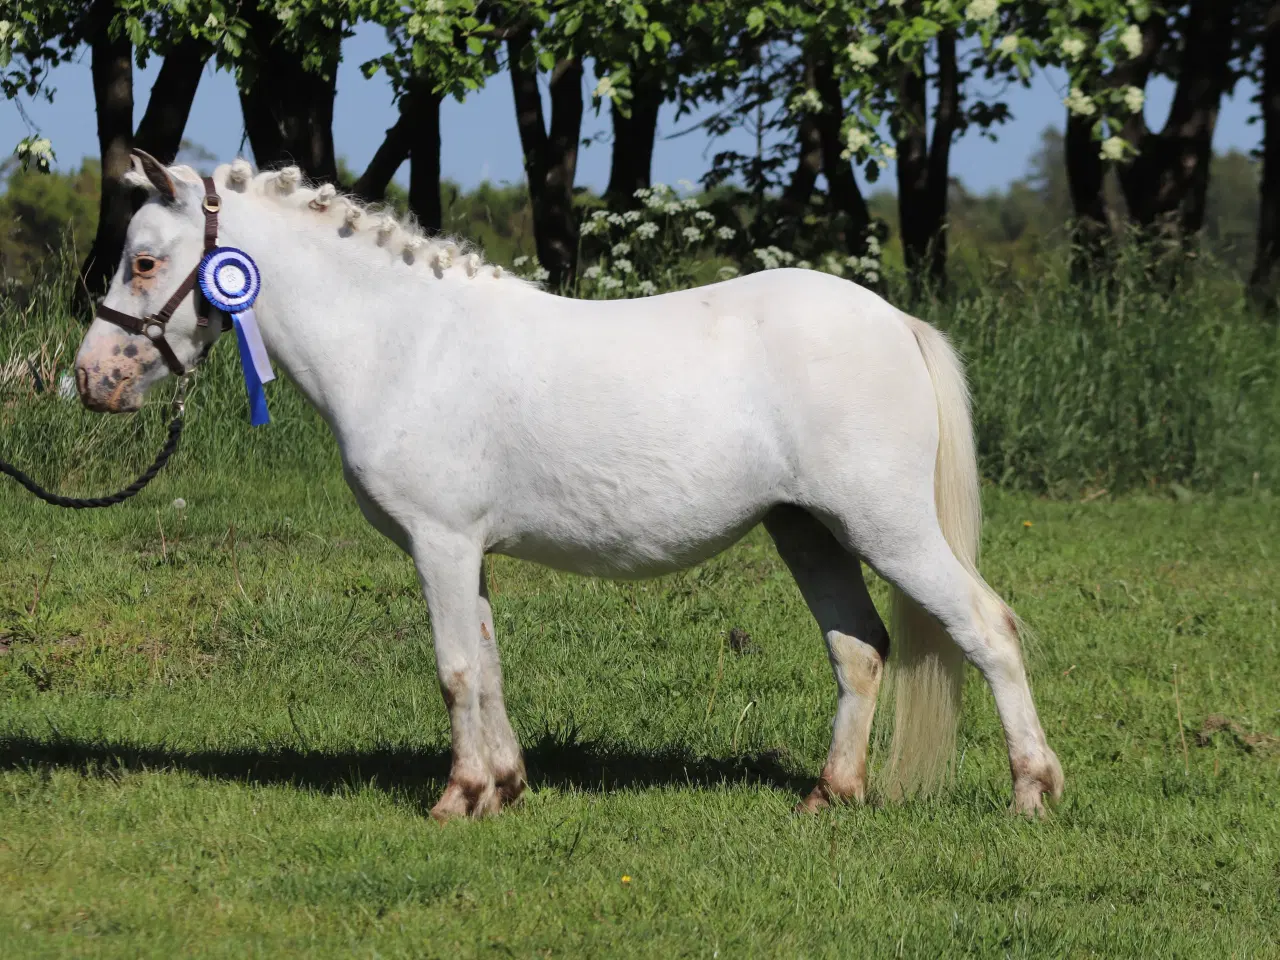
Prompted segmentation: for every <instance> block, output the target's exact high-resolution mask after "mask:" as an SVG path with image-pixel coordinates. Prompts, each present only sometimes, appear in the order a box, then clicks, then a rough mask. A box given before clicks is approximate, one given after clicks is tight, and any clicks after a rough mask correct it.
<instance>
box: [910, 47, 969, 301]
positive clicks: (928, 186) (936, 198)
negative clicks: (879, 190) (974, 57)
mask: <svg viewBox="0 0 1280 960" xmlns="http://www.w3.org/2000/svg"><path fill="white" fill-rule="evenodd" d="M937 87H938V106H937V109H936V110H935V111H934V122H933V139H932V141H930V140H929V137H928V133H927V130H928V127H927V122H928V120H927V118H928V103H927V95H928V79H927V77H926V75H925V63H924V58H923V57H921V58H920V60H919V61H917V63H915V64H904V66H903V73H902V79H901V82H900V85H899V98H898V99H899V104H898V109H899V111H900V116H899V117H898V118H897V122H896V128H897V142H898V219H899V222H900V229H901V232H902V252H903V257H904V259H905V260H906V265H907V274H908V277H909V278H910V280H911V283H912V285H913V287H915V288H916V289H919V288H920V287H921V285H922V282H923V280H924V276H923V274H925V273H926V272H927V274H928V278H929V281H930V282H931V283H932V284H933V286H934V287H935V288H936V289H937V288H941V287H943V286H945V285H946V281H947V238H946V225H947V190H948V188H949V187H950V183H951V171H950V164H951V141H952V139H953V138H954V136H955V131H956V127H957V125H958V124H959V119H960V78H959V72H958V70H957V68H956V38H955V33H954V32H953V31H951V30H944V31H942V32H941V33H940V34H938V74H937Z"/></svg>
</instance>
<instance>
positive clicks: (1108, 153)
mask: <svg viewBox="0 0 1280 960" xmlns="http://www.w3.org/2000/svg"><path fill="white" fill-rule="evenodd" d="M1128 145H1129V144H1128V143H1127V142H1126V141H1125V139H1124V138H1123V137H1107V139H1105V140H1103V141H1102V149H1101V150H1099V151H1098V153H1099V155H1100V156H1101V157H1102V159H1103V160H1123V159H1124V151H1125V148H1126V147H1127V146H1128Z"/></svg>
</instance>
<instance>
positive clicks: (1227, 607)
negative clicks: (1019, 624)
mask: <svg viewBox="0 0 1280 960" xmlns="http://www.w3.org/2000/svg"><path fill="white" fill-rule="evenodd" d="M245 429H246V431H247V428H245ZM177 496H181V497H183V498H185V499H186V501H187V503H188V506H187V508H186V510H185V511H183V512H181V513H179V512H177V511H175V510H174V509H173V508H172V506H171V505H170V503H171V500H172V499H173V498H174V497H177ZM988 507H989V514H988V520H987V526H986V555H985V569H986V571H987V573H988V575H989V577H990V579H991V580H992V582H993V583H994V584H995V585H996V586H997V588H998V589H999V590H1000V591H1001V592H1002V593H1003V594H1004V595H1005V596H1006V597H1008V598H1009V599H1010V600H1011V601H1013V602H1014V603H1015V605H1016V606H1017V608H1018V609H1019V611H1020V612H1021V613H1022V614H1023V615H1024V616H1025V617H1026V618H1027V619H1028V621H1029V622H1030V623H1031V625H1032V626H1033V627H1034V628H1035V630H1036V632H1037V634H1038V637H1037V639H1036V641H1035V643H1034V644H1033V645H1032V646H1031V648H1030V649H1029V651H1028V662H1029V669H1030V672H1031V675H1032V683H1033V687H1034V690H1035V693H1036V697H1037V701H1038V704H1039V706H1040V709H1041V713H1042V717H1043V720H1044V724H1045V727H1046V730H1047V732H1048V735H1049V738H1050V742H1051V743H1052V744H1053V746H1054V747H1055V748H1056V749H1057V751H1058V754H1059V756H1060V758H1061V760H1062V763H1063V766H1064V768H1065V771H1066V774H1067V796H1066V799H1065V801H1064V803H1063V804H1062V805H1061V806H1060V807H1059V808H1058V810H1057V811H1056V813H1055V814H1054V815H1053V817H1052V818H1051V819H1050V820H1048V821H1047V822H1043V823H1027V822H1023V821H1021V820H1019V819H1015V818H1013V817H1011V816H1010V815H1009V814H1008V813H1007V812H1006V806H1007V803H1008V795H1009V783H1008V771H1007V766H1006V761H1005V759H1004V756H1003V740H1002V737H1001V734H1000V731H999V728H998V725H997V722H996V718H995V714H994V709H993V706H992V703H991V699H990V695H989V693H988V692H987V690H986V689H985V687H984V686H983V685H982V684H981V683H980V682H979V680H978V678H977V677H976V675H972V674H971V676H970V680H969V683H968V685H967V688H966V703H965V719H964V724H963V729H962V737H961V743H962V762H961V764H960V770H959V775H958V780H957V783H956V785H955V788H954V789H953V790H952V791H951V792H949V793H947V794H946V795H944V796H942V797H940V798H936V799H934V800H930V801H925V802H916V803H911V804H907V805H905V806H885V807H864V808H855V807H850V808H844V809H839V810H835V811H831V812H828V813H826V814H824V815H822V816H820V817H817V818H807V817H796V816H793V815H792V814H791V813H790V812H789V811H790V807H791V805H792V804H793V802H794V801H795V800H796V799H797V797H798V795H799V793H800V792H801V791H802V790H804V789H805V788H806V787H807V786H808V783H809V781H810V779H811V778H812V777H813V776H814V775H815V774H816V772H817V770H818V768H819V767H820V765H821V762H822V758H823V756H824V753H825V749H826V745H827V737H828V734H829V729H830V720H831V716H832V711H833V708H834V700H835V697H834V685H833V683H832V680H831V677H830V671H829V668H828V666H827V663H826V657H825V655H824V653H823V650H822V647H821V642H820V639H819V637H818V635H817V630H816V628H815V627H814V626H813V624H812V622H811V620H810V618H809V615H808V613H807V611H806V610H805V608H804V605H803V603H802V601H801V599H800V597H799V594H798V592H797V590H796V589H795V587H794V585H793V584H792V583H791V582H790V580H789V578H788V576H787V574H786V571H785V569H784V568H783V566H782V564H781V562H780V561H779V560H778V558H777V556H776V554H775V553H774V552H773V549H772V547H771V545H770V544H769V542H768V539H767V538H766V537H765V536H764V535H763V534H762V533H761V532H760V531H759V530H757V531H755V532H754V533H753V534H752V535H751V536H749V537H748V538H747V540H746V541H745V542H744V543H742V544H741V545H739V546H738V547H736V548H734V549H733V550H732V551H730V552H729V553H727V554H726V555H724V556H722V557H720V558H718V559H716V560H714V561H713V562H710V563H708V564H706V565H704V566H702V567H700V568H698V569H696V570H693V571H690V572H688V573H685V574H682V575H679V576H675V577H670V578H667V579H664V580H661V581H656V582H646V583H639V584H610V583H604V582H599V581H593V580H585V579H578V578H574V577H569V576H565V575H560V574H556V573H552V572H548V571H545V570H541V569H538V568H534V567H530V566H527V565H523V564H519V563H516V562H514V561H510V560H506V559H502V558H499V559H498V560H497V562H496V563H495V564H494V571H493V572H494V586H495V601H494V605H495V613H496V617H497V629H498V634H499V640H500V643H501V646H502V649H503V656H504V663H505V669H506V677H507V689H508V700H509V704H510V708H511V712H512V718H513V722H514V724H515V726H516V728H517V730H518V732H519V734H520V736H521V740H522V742H523V744H524V746H525V748H526V750H527V753H528V761H529V768H530V779H531V782H532V786H531V789H530V791H529V793H528V794H527V796H526V799H525V801H524V803H523V804H522V805H521V807H519V808H517V809H515V810H512V811H509V812H507V813H504V814H503V815H502V816H501V817H499V818H497V819H495V820H492V821H489V822H482V823H461V824H449V825H446V826H440V825H438V824H436V823H434V822H433V821H431V820H430V819H429V818H428V817H427V816H426V809H427V808H428V807H429V806H430V804H431V803H432V802H434V799H435V798H436V797H437V796H438V793H439V791H440V790H441V789H442V786H443V779H444V777H445V775H446V773H447V765H448V735H447V720H446V714H445V710H444V706H443V703H442V701H441V698H440V695H439V693H438V690H437V688H436V684H435V678H434V667H433V662H432V656H431V651H430V631H429V625H428V623H427V617H426V612H425V608H424V605H423V603H422V602H421V599H420V597H419V596H418V590H417V586H416V579H415V576H414V573H413V570H412V567H411V565H410V564H409V562H408V561H407V560H406V559H404V558H403V557H402V556H400V555H399V554H398V553H397V552H396V551H395V550H394V548H392V547H391V546H389V545H388V544H387V543H385V542H384V541H382V540H381V539H380V538H379V537H378V536H377V535H376V534H375V533H374V532H373V531H372V530H371V529H369V528H368V527H367V526H366V525H365V524H364V523H363V521H362V520H361V519H360V518H359V515H358V513H357V511H356V510H355V508H354V506H353V504H352V501H351V498H350V495H349V494H348V493H347V491H346V490H345V488H344V487H343V486H342V484H341V480H340V479H339V478H338V477H337V475H336V472H335V471H334V470H332V469H323V470H320V471H318V472H313V473H310V474H307V475H305V476H304V475H302V474H300V473H297V472H288V471H283V472H280V473H278V474H276V475H274V476H273V475H271V474H268V473H265V472H254V473H251V474H250V475H249V476H248V477H245V476H243V475H241V476H239V477H237V476H234V475H231V474H229V473H227V472H224V471H196V470H186V471H182V470H179V471H177V472H175V473H172V474H169V475H165V476H162V478H161V479H160V480H159V481H157V482H156V484H155V485H154V486H153V487H152V488H151V490H149V491H148V492H147V493H145V494H144V495H143V496H142V497H140V498H138V500H136V501H134V502H133V503H132V504H130V505H128V506H125V507H119V508H114V509H113V510H111V511H105V512H98V513H93V514H72V513H70V512H57V511H54V510H52V509H48V508H44V507H42V506H40V505H37V504H36V503H35V502H34V501H32V500H30V499H29V498H27V497H26V496H25V495H24V494H23V493H22V491H20V490H18V489H17V488H16V487H12V486H6V487H4V488H2V489H0V617H2V619H0V637H3V640H0V647H3V648H4V650H5V652H4V653H3V654H0V888H2V889H3V890H4V893H5V895H4V896H3V897H2V898H0V943H3V944H5V945H6V946H5V949H4V951H3V953H4V954H5V956H14V957H18V956H21V957H28V956H66V955H95V956H121V957H138V956H173V955H192V954H200V955H211V956H235V957H244V956H261V955H274V956H295V955H296V956H302V955H305V956H351V955H359V956H383V957H389V956H447V957H457V956H508V955H510V956H532V955H549V956H564V955H579V956H655V957H668V956H699V957H702V956H706V957H711V956H716V955H717V954H718V955H719V956H723V957H729V956H832V957H835V956H842V957H843V956H851V955H857V956H873V955H874V956H889V955H901V956H919V957H936V956H941V955H948V956H953V955H966V954H967V955H987V956H997V955H998V956H1006V955H1019V956H1021V955H1028V956H1032V955H1034V956H1037V957H1039V956H1086V955H1099V956H1144V957H1145V956H1153V955H1159V956H1205V957H1219V956H1223V955H1231V956H1239V957H1266V956H1277V955H1280V810H1278V807H1280V799H1278V798H1280V759H1278V758H1277V755H1276V754H1277V751H1276V750H1275V740H1274V735H1275V734H1276V733H1280V649H1278V644H1277V640H1276V637H1277V627H1278V625H1280V624H1278V623H1277V608H1276V599H1275V597H1276V591H1275V583H1276V581H1277V579H1278V578H1280V557H1278V556H1277V548H1276V544H1277V542H1280V511H1277V510H1276V505H1275V502H1274V501H1273V500H1272V499H1271V498H1270V497H1269V496H1268V495H1267V494H1266V493H1265V492H1261V493H1258V494H1255V495H1252V496H1247V495H1246V496H1240V497H1235V498H1220V497H1211V496H1195V497H1192V498H1191V499H1190V500H1185V499H1184V500H1174V499H1172V498H1165V497H1159V498H1157V497H1150V498H1136V499H1135V498H1129V499H1124V500H1121V501H1119V502H1110V501H1109V499H1108V498H1105V497H1104V498H1101V499H1098V500H1095V501H1094V502H1091V503H1088V504H1079V503H1074V504H1073V503H1065V502H1051V501H1044V500H1037V499H1032V498H1030V497H1027V496H1023V495H1017V496H1014V495H1009V494H999V493H996V492H994V491H991V492H990V496H989V497H988ZM1027 521H1030V523H1031V526H1027V525H1026V522H1027ZM232 524H234V525H235V550H234V565H233V552H232V549H231V537H230V536H229V529H230V527H231V526H232ZM162 529H163V539H162V535H161V530H162ZM55 554H56V556H57V559H56V561H54V562H53V564H52V567H51V568H50V557H52V556H53V555H55ZM237 574H238V582H237ZM46 579H47V582H45V581H46ZM37 583H39V584H41V585H42V589H41V592H40V601H39V605H38V607H37V608H36V609H35V610H34V612H33V611H32V607H33V600H34V591H35V585H36V584H37ZM877 597H878V599H883V594H882V593H878V594H877ZM734 627H738V628H741V629H744V630H746V631H747V632H748V633H749V634H750V637H751V645H750V647H749V650H748V652H746V653H742V654H739V653H735V652H734V651H732V650H730V649H728V647H727V645H726V643H725V637H726V635H727V633H728V631H729V630H730V629H732V628H734ZM1175 663H1176V664H1177V665H1178V667H1177V676H1178V699H1177V700H1176V701H1175V696H1174V687H1173V671H1174V664H1175ZM1178 703H1180V708H1181V714H1182V731H1181V735H1180V731H1179V726H1178V719H1177V713H1178ZM1217 714H1220V715H1223V716H1225V717H1226V718H1228V719H1229V720H1230V721H1232V722H1233V723H1235V724H1236V732H1232V731H1230V730H1227V731H1222V732H1219V733H1216V734H1213V735H1210V736H1208V737H1207V738H1206V740H1205V743H1204V745H1201V743H1200V742H1199V741H1198V739H1197V735H1198V734H1199V733H1200V732H1201V731H1202V729H1203V728H1204V727H1205V722H1206V720H1207V719H1208V718H1210V717H1212V716H1213V715H1217ZM1210 725H1211V726H1212V724H1210ZM1182 735H1185V738H1186V744H1187V747H1186V750H1187V752H1186V756H1185V763H1186V764H1187V769H1184V753H1183V747H1182ZM1269 735H1270V736H1271V737H1272V739H1270V740H1268V739H1267V737H1268V736H1269ZM624 876H628V877H630V878H631V879H630V882H629V883H624V882H623V880H622V878H623V877H624Z"/></svg>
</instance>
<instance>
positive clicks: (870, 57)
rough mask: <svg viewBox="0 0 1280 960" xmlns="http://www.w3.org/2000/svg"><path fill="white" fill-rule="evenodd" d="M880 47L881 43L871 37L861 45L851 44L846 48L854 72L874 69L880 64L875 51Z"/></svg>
mask: <svg viewBox="0 0 1280 960" xmlns="http://www.w3.org/2000/svg"><path fill="white" fill-rule="evenodd" d="M877 46H879V41H878V40H877V39H876V38H875V37H869V38H867V39H866V40H863V41H862V42H861V43H851V44H849V45H848V46H847V47H845V53H847V54H848V56H849V64H850V65H851V66H852V67H853V69H854V70H866V69H868V68H870V67H874V66H875V65H876V64H877V63H879V62H880V57H879V56H877V54H876V52H875V50H876V47H877Z"/></svg>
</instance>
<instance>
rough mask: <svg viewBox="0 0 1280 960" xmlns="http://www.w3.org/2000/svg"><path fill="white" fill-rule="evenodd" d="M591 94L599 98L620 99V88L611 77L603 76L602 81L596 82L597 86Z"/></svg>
mask: <svg viewBox="0 0 1280 960" xmlns="http://www.w3.org/2000/svg"><path fill="white" fill-rule="evenodd" d="M591 96H593V97H595V98H596V99H597V100H603V99H605V98H606V97H607V98H609V99H610V100H616V99H618V89H617V87H615V86H614V85H613V79H612V78H611V77H601V78H600V82H599V83H597V84H596V88H595V89H594V90H592V91H591Z"/></svg>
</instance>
